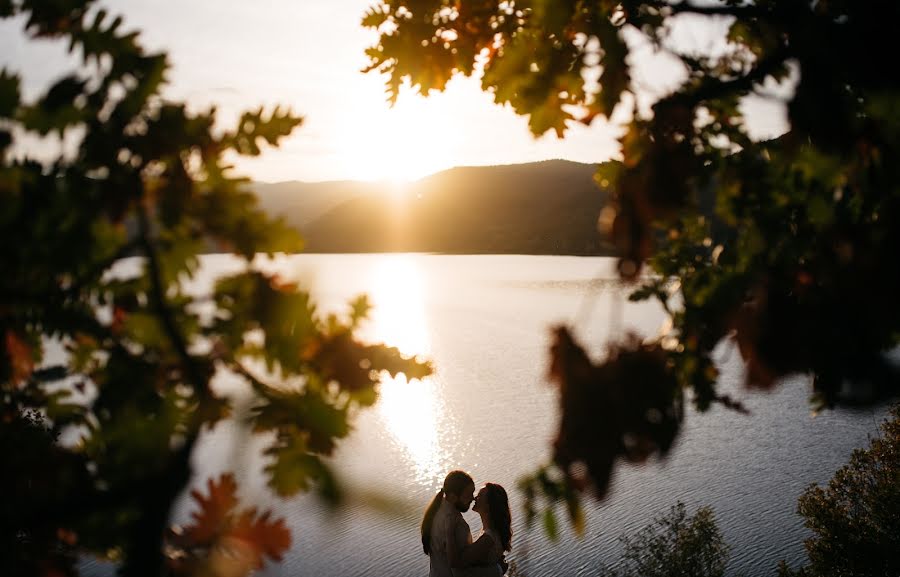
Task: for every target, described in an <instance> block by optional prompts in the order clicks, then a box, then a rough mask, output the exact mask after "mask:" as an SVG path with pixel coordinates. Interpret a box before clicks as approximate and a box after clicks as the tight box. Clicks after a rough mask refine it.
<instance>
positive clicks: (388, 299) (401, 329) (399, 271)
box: [369, 254, 449, 485]
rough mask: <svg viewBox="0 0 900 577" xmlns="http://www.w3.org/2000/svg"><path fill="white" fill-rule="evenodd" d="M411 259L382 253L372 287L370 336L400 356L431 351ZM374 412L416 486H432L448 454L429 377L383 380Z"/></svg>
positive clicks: (421, 294) (437, 398) (424, 354)
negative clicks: (398, 448) (401, 452)
mask: <svg viewBox="0 0 900 577" xmlns="http://www.w3.org/2000/svg"><path fill="white" fill-rule="evenodd" d="M418 266H419V265H418V263H417V262H416V260H415V257H414V256H413V255H406V254H396V255H385V256H384V257H383V258H381V259H380V260H379V263H378V265H377V266H376V267H375V269H374V271H373V274H374V277H375V278H373V279H372V281H373V282H372V283H371V285H370V286H372V287H373V289H372V292H371V293H370V295H369V296H370V297H371V299H372V304H373V310H372V313H371V315H370V319H371V325H370V327H369V330H370V331H371V333H370V336H371V338H372V339H373V340H375V341H380V342H383V343H385V344H387V345H390V346H394V347H397V348H398V349H400V351H401V352H402V353H403V354H404V355H419V356H420V357H424V358H427V357H428V356H429V353H430V343H429V340H428V327H427V323H426V318H425V301H424V296H425V295H424V292H423V291H424V287H423V285H422V275H421V273H420V271H419V268H418ZM380 392H381V395H380V398H379V401H378V405H377V408H376V410H377V413H378V417H379V418H380V420H381V421H382V422H383V423H384V426H385V428H386V429H387V431H389V433H390V434H391V435H392V436H393V437H394V439H395V440H396V441H397V443H398V444H399V445H400V446H401V448H402V449H403V450H404V452H405V454H406V456H407V457H408V458H409V460H410V462H411V463H410V464H411V465H412V467H413V468H414V476H415V479H416V481H417V482H420V483H422V484H425V485H432V484H434V483H435V481H437V480H439V479H441V478H442V475H443V473H444V469H445V467H446V466H447V461H448V458H449V456H448V455H447V451H446V447H445V446H444V443H443V440H442V439H441V436H440V434H439V425H440V423H441V422H442V421H443V420H444V419H443V416H444V415H443V407H442V402H441V399H440V396H439V390H438V383H437V382H436V381H435V379H434V378H433V377H429V378H427V379H424V380H423V381H413V382H411V383H410V382H407V379H406V377H405V376H404V375H402V374H400V375H397V377H395V378H391V377H386V378H385V379H384V380H382V383H381V385H380Z"/></svg>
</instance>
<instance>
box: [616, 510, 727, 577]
mask: <svg viewBox="0 0 900 577" xmlns="http://www.w3.org/2000/svg"><path fill="white" fill-rule="evenodd" d="M620 541H621V542H622V544H623V545H624V548H625V552H624V554H623V561H622V563H621V564H620V566H619V567H617V568H616V569H614V570H612V571H610V572H609V574H610V575H613V576H616V577H631V576H635V577H637V576H640V577H720V576H721V575H724V574H725V567H726V566H727V565H728V557H729V553H730V550H731V548H730V547H729V546H728V544H726V543H725V540H724V539H723V538H722V534H721V533H720V532H719V527H718V526H717V525H716V519H715V515H714V514H713V510H712V508H710V507H700V508H699V509H697V512H696V513H694V515H692V516H689V515H688V514H687V509H686V507H685V505H684V503H682V502H681V501H679V502H678V503H676V504H675V505H673V506H672V508H671V509H670V510H669V513H668V514H667V515H664V516H661V517H657V518H656V519H654V521H653V522H652V523H651V524H649V525H647V526H646V527H644V528H643V529H641V530H640V531H638V532H637V533H635V534H634V535H630V536H627V535H626V536H623V537H621V538H620Z"/></svg>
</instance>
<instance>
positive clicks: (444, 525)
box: [422, 471, 475, 577]
mask: <svg viewBox="0 0 900 577" xmlns="http://www.w3.org/2000/svg"><path fill="white" fill-rule="evenodd" d="M474 495H475V482H474V481H472V477H470V476H469V474H468V473H465V472H463V471H451V472H450V473H448V474H447V477H446V478H445V479H444V485H443V487H441V490H440V491H438V494H437V495H435V496H434V499H432V500H431V504H429V505H428V509H426V510H425V518H424V519H422V548H423V549H424V550H425V554H426V555H428V557H429V558H430V560H431V569H430V570H429V572H428V575H429V577H453V570H452V568H451V566H450V560H449V557H448V542H447V540H448V539H454V540H455V541H456V543H458V544H460V545H463V546H464V545H468V544H471V543H472V532H471V531H470V530H469V524H468V523H466V520H465V519H463V516H462V514H463V513H464V512H466V511H468V510H469V505H471V504H472V500H473V498H474Z"/></svg>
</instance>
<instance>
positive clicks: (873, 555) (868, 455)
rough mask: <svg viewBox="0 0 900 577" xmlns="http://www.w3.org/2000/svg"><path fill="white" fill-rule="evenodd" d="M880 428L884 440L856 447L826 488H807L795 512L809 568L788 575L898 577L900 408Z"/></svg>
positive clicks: (784, 576)
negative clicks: (805, 532) (807, 532)
mask: <svg viewBox="0 0 900 577" xmlns="http://www.w3.org/2000/svg"><path fill="white" fill-rule="evenodd" d="M891 415H892V418H891V420H889V421H885V422H884V423H883V424H882V426H881V431H882V436H881V437H879V438H876V439H873V440H872V441H871V442H870V443H869V447H868V448H867V449H857V450H856V451H854V452H853V455H852V456H851V457H850V462H849V463H847V464H846V465H844V466H843V467H841V468H840V469H839V470H838V471H837V473H835V474H834V477H832V479H831V481H829V482H828V485H827V486H826V487H819V486H817V485H812V486H810V487H809V488H808V489H807V490H806V491H805V492H804V493H803V495H802V496H801V497H800V499H799V502H798V506H797V511H798V512H799V513H800V514H801V515H802V516H803V517H804V518H805V519H806V522H805V525H806V527H807V528H809V529H811V530H812V532H813V536H812V537H810V538H809V539H807V540H806V542H805V546H806V552H807V554H808V555H809V565H808V566H806V567H804V568H802V569H800V570H797V571H792V570H790V569H789V568H787V566H786V565H785V564H784V563H783V562H782V564H781V567H780V568H779V574H780V575H781V576H782V577H788V576H792V575H793V576H799V577H806V576H813V575H816V576H822V577H826V576H832V575H834V576H837V575H840V576H841V577H857V576H858V577H862V576H866V577H869V576H871V577H876V576H877V577H887V576H896V575H900V405H897V406H895V407H894V408H893V410H892V411H891Z"/></svg>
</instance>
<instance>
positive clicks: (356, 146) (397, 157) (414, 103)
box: [341, 92, 459, 188]
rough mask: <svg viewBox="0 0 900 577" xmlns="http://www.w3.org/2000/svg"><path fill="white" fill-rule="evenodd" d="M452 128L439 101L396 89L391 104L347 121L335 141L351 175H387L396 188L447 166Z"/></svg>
mask: <svg viewBox="0 0 900 577" xmlns="http://www.w3.org/2000/svg"><path fill="white" fill-rule="evenodd" d="M357 118H358V117H357ZM458 131H459V128H458V127H457V126H454V123H453V122H452V119H449V118H447V115H446V114H440V108H439V107H437V106H435V105H433V104H432V103H431V102H429V101H428V100H427V99H425V98H423V97H421V96H419V95H416V94H412V93H410V92H401V94H400V97H399V98H398V99H397V102H396V104H395V105H394V106H393V107H390V106H388V105H387V104H386V103H385V104H382V105H380V106H379V107H377V108H373V109H372V110H370V111H369V113H368V114H367V115H366V117H365V121H363V122H361V123H359V124H358V125H356V126H353V127H348V130H347V131H346V132H347V134H345V137H344V138H343V139H342V140H343V142H342V143H341V147H342V148H343V149H344V150H345V152H346V157H347V158H349V159H350V163H351V166H350V167H348V168H349V172H350V173H351V174H353V178H355V179H358V180H375V181H387V182H389V183H391V184H394V185H396V186H395V188H396V187H399V186H401V185H402V184H404V183H408V182H410V181H413V180H416V179H419V178H421V177H423V176H426V175H428V174H432V173H434V172H437V171H439V170H443V169H445V168H449V167H450V166H451V165H452V162H451V158H452V154H451V153H452V152H453V150H452V149H453V144H454V142H455V141H456V140H457V136H458Z"/></svg>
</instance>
